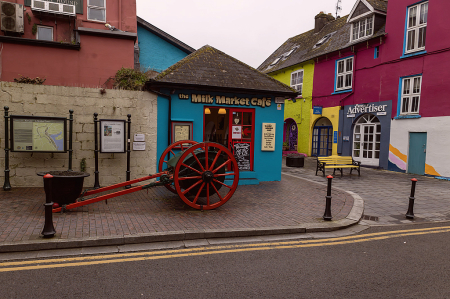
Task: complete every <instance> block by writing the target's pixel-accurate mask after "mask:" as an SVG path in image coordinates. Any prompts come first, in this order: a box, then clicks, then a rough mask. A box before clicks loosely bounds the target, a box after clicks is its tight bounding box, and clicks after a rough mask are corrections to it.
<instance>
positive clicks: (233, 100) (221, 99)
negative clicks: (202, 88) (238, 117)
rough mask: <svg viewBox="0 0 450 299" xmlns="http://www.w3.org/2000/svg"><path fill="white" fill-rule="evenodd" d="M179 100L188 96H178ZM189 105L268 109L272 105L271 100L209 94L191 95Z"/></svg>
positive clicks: (186, 98)
mask: <svg viewBox="0 0 450 299" xmlns="http://www.w3.org/2000/svg"><path fill="white" fill-rule="evenodd" d="M178 98H179V99H182V100H189V95H188V94H181V93H180V94H179V95H178ZM190 98H191V103H203V104H214V102H215V103H216V104H217V105H238V106H257V107H262V108H264V107H270V105H272V98H238V97H226V96H212V95H209V94H192V96H191V97H190Z"/></svg>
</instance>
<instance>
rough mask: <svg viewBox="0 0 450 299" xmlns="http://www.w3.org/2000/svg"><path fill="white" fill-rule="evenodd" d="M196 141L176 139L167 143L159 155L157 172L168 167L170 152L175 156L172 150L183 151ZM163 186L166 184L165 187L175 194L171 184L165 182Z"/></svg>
mask: <svg viewBox="0 0 450 299" xmlns="http://www.w3.org/2000/svg"><path fill="white" fill-rule="evenodd" d="M197 143H198V142H196V141H193V140H181V141H177V142H174V143H172V144H171V145H169V147H168V148H166V149H165V150H164V152H163V153H162V155H161V157H160V158H159V163H158V172H162V171H164V170H166V169H167V168H168V167H169V165H168V164H167V162H168V161H169V159H170V154H172V155H173V156H175V152H174V150H178V149H179V150H182V151H184V150H186V149H188V148H189V147H190V146H192V145H194V144H197ZM175 148H176V149H175ZM164 186H166V188H167V189H169V190H170V191H172V192H173V193H175V194H176V193H177V191H176V190H175V187H174V186H173V184H166V185H164Z"/></svg>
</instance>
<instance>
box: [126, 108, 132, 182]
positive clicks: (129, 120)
mask: <svg viewBox="0 0 450 299" xmlns="http://www.w3.org/2000/svg"><path fill="white" fill-rule="evenodd" d="M127 117H128V120H127V124H128V128H127V181H129V180H131V178H130V173H131V171H130V155H131V114H128V115H127ZM125 188H126V189H128V188H131V185H127V186H125Z"/></svg>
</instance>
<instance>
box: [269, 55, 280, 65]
mask: <svg viewBox="0 0 450 299" xmlns="http://www.w3.org/2000/svg"><path fill="white" fill-rule="evenodd" d="M280 59H281V56H280V57H277V58H275V60H274V61H273V62H272V63H271V64H270V66H274V65H275V64H277V63H278V61H280Z"/></svg>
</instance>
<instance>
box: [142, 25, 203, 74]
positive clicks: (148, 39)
mask: <svg viewBox="0 0 450 299" xmlns="http://www.w3.org/2000/svg"><path fill="white" fill-rule="evenodd" d="M137 34H138V41H139V43H138V45H139V63H140V69H141V70H143V71H149V70H153V71H156V72H158V73H160V72H162V71H163V70H165V69H166V68H168V67H169V66H171V65H172V64H174V63H176V62H178V61H179V60H181V59H183V58H184V57H186V56H187V55H189V54H191V53H192V52H194V51H195V49H193V48H191V47H189V46H188V45H186V44H185V43H183V42H181V41H180V40H178V39H176V38H175V37H173V36H171V35H170V34H167V33H166V32H164V31H162V30H161V29H159V28H157V27H155V26H153V25H152V24H150V23H148V22H147V21H145V20H144V19H142V18H140V17H137Z"/></svg>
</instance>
